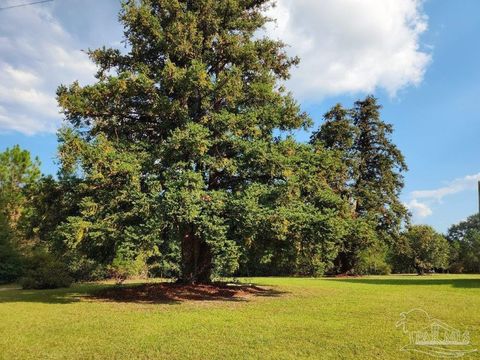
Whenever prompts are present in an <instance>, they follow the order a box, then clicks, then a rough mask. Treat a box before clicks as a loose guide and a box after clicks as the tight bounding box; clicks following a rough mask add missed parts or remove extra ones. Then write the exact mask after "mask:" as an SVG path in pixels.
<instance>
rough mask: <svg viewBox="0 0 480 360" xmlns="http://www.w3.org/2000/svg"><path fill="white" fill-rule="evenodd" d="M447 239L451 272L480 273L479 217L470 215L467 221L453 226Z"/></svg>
mask: <svg viewBox="0 0 480 360" xmlns="http://www.w3.org/2000/svg"><path fill="white" fill-rule="evenodd" d="M447 238H448V240H449V242H450V247H451V253H452V256H451V266H450V269H451V270H452V271H453V272H469V273H479V272H480V215H479V214H476V215H472V216H470V217H469V218H468V219H467V220H465V221H461V222H460V223H458V224H456V225H453V226H451V227H450V229H449V230H448V234H447Z"/></svg>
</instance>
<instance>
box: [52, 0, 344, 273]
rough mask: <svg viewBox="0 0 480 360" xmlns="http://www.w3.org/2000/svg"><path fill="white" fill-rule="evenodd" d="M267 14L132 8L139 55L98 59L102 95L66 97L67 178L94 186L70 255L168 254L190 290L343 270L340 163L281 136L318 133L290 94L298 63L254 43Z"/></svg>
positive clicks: (85, 92) (125, 15)
mask: <svg viewBox="0 0 480 360" xmlns="http://www.w3.org/2000/svg"><path fill="white" fill-rule="evenodd" d="M267 4H268V1H240V0H237V1H229V2H223V1H220V2H219V1H211V0H203V1H196V2H190V1H178V0H157V1H143V2H140V3H139V2H135V1H128V2H126V3H125V5H124V7H123V10H122V12H121V14H120V20H121V22H122V23H123V25H124V26H125V42H126V44H127V45H128V49H129V51H128V53H126V54H122V53H120V52H119V51H117V50H112V49H98V50H93V51H90V56H91V58H92V60H93V61H94V62H95V63H96V64H97V66H98V69H99V71H98V74H97V79H98V81H97V83H95V84H94V85H90V86H85V87H81V86H79V85H78V84H77V83H74V84H72V85H71V86H69V87H65V86H62V87H60V88H59V90H58V99H59V103H60V105H61V106H62V107H63V109H64V113H65V117H66V119H67V121H68V123H69V125H70V126H69V127H67V128H65V129H64V130H62V132H61V135H60V139H61V148H60V155H61V161H62V166H63V168H62V171H63V175H64V176H76V177H77V178H78V179H80V182H79V186H80V187H81V188H82V190H81V192H82V194H81V196H80V198H79V206H80V209H79V213H78V214H77V215H76V216H73V217H69V218H68V221H67V223H66V224H65V225H63V226H64V227H63V229H64V231H63V237H64V240H63V241H64V243H68V244H71V245H73V246H75V247H76V248H77V249H81V253H82V254H85V255H86V256H89V257H91V255H95V256H96V258H97V259H96V260H98V261H101V262H105V263H108V262H110V261H112V260H113V258H114V257H115V256H116V255H115V254H117V253H118V252H122V253H123V254H129V256H130V257H131V258H132V259H133V258H135V257H137V256H139V255H140V254H141V253H142V252H149V251H152V249H157V250H158V251H159V252H162V249H163V251H165V250H166V251H167V254H164V255H166V258H168V259H170V261H171V262H172V263H174V264H175V263H176V264H180V266H179V274H178V275H179V276H180V277H181V279H182V280H184V281H188V282H195V281H209V280H210V278H211V276H212V275H220V274H231V273H234V272H235V271H237V270H238V269H240V268H243V269H244V270H245V271H257V267H260V268H261V267H262V266H266V267H267V268H268V269H269V271H270V272H279V273H285V272H297V273H304V274H317V273H320V274H321V273H323V272H324V271H325V270H327V269H328V268H331V266H332V263H333V260H334V259H335V257H336V242H337V239H338V238H339V237H341V234H342V232H343V231H344V228H345V225H344V224H343V223H342V221H341V219H342V217H343V215H342V214H344V213H346V212H347V211H348V210H347V205H346V203H345V201H343V200H342V198H341V197H340V196H339V195H338V194H336V193H335V191H333V189H332V188H331V187H330V186H329V179H328V177H329V176H330V174H332V173H331V171H332V170H333V171H334V172H335V171H336V169H335V168H336V167H341V164H340V163H339V161H338V159H337V158H335V157H334V155H332V154H329V153H327V152H326V151H322V150H321V149H320V148H317V149H315V151H313V149H312V147H311V146H309V145H304V144H298V143H297V142H296V141H294V140H293V139H292V138H291V137H288V136H287V137H277V136H276V135H275V132H276V131H280V132H285V131H289V130H294V129H298V128H300V127H305V126H307V125H309V124H310V122H311V121H310V119H309V118H308V117H307V116H306V115H305V114H304V113H302V112H301V111H300V110H299V107H298V105H297V104H296V102H295V101H294V100H293V99H292V97H291V96H290V95H289V94H288V93H287V92H285V90H284V89H283V88H282V87H281V86H278V84H279V81H282V80H285V79H287V78H288V69H289V67H290V66H291V65H293V64H296V63H297V59H294V58H289V57H288V56H287V55H286V53H285V51H284V45H283V44H282V43H281V42H278V41H273V40H271V39H268V38H258V37H255V36H254V34H255V33H256V31H257V30H258V29H259V28H260V27H262V26H263V25H264V24H265V23H266V22H267V21H268V19H267V18H266V17H265V16H264V15H263V10H264V7H265V6H266V5H267ZM72 237H73V238H72ZM152 255H153V254H152ZM292 265H293V268H292ZM170 267H171V266H170Z"/></svg>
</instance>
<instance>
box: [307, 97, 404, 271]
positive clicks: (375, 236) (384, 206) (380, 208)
mask: <svg viewBox="0 0 480 360" xmlns="http://www.w3.org/2000/svg"><path fill="white" fill-rule="evenodd" d="M380 108H381V107H380V105H378V103H377V99H376V98H374V97H373V96H368V97H367V98H365V99H364V100H362V101H357V102H356V103H355V106H354V108H353V109H345V108H343V107H342V106H341V105H340V104H337V105H336V106H334V107H333V108H332V109H331V110H330V111H329V112H327V113H326V114H325V115H324V119H325V122H324V123H323V124H322V126H321V127H320V129H319V130H318V131H317V132H314V133H313V135H312V137H311V139H310V143H311V144H312V145H313V146H314V147H315V148H317V149H318V148H319V147H321V148H325V149H327V150H329V151H331V152H333V153H334V154H336V157H337V159H338V161H340V162H341V164H342V166H341V167H337V168H336V169H335V171H332V173H333V174H335V175H334V176H332V179H333V180H331V181H330V183H329V184H330V186H331V187H332V188H333V189H334V190H335V191H336V192H337V193H338V194H339V195H340V196H341V197H342V198H343V199H344V201H346V202H347V203H348V204H349V205H350V214H348V215H347V219H348V222H349V225H348V229H349V231H347V232H346V233H345V234H346V235H345V236H344V237H343V238H342V239H340V244H341V245H340V249H339V252H338V256H337V258H336V260H335V264H336V265H335V267H336V271H337V272H341V273H353V272H358V269H359V268H360V267H361V268H362V270H361V272H365V270H364V269H365V268H370V265H368V264H367V263H368V261H373V263H372V268H375V267H376V268H379V267H382V268H383V269H384V270H385V272H387V271H386V269H387V268H388V266H387V265H386V263H385V261H386V259H385V255H386V253H387V249H388V247H391V246H393V244H394V243H395V242H396V241H398V240H399V233H400V230H401V228H402V225H404V224H405V223H407V222H408V212H407V210H406V208H405V206H404V205H403V204H402V202H401V201H400V198H399V196H400V191H401V189H402V188H403V175H402V172H404V171H406V170H407V167H406V164H405V160H404V158H403V155H402V153H401V152H400V150H398V148H397V147H396V146H395V145H394V144H393V143H392V141H391V139H390V135H391V133H392V131H393V128H392V126H391V125H390V124H387V123H385V122H384V121H383V120H382V119H381V118H380ZM382 259H383V260H382ZM360 261H361V262H362V264H359V262H360ZM380 263H383V265H382V266H380V265H379V264H380ZM355 269H357V270H355Z"/></svg>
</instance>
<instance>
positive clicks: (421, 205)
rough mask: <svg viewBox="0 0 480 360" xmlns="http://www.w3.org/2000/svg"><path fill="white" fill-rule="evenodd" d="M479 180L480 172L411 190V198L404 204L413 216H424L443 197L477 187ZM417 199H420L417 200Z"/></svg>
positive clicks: (428, 213) (430, 212) (428, 214)
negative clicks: (431, 186) (422, 188)
mask: <svg viewBox="0 0 480 360" xmlns="http://www.w3.org/2000/svg"><path fill="white" fill-rule="evenodd" d="M479 181H480V173H478V174H473V175H467V176H464V177H462V178H457V179H454V180H453V181H450V182H449V183H448V184H447V185H445V186H442V187H439V188H437V189H431V190H417V191H412V192H411V193H410V198H411V200H410V201H409V202H408V203H407V204H406V205H407V207H408V208H409V209H410V210H411V211H412V213H413V215H414V217H416V218H424V217H427V216H430V215H431V214H432V209H431V207H432V206H433V205H434V204H436V203H440V202H442V200H443V198H444V197H446V196H449V195H454V194H458V193H460V192H463V191H468V190H473V189H475V188H476V187H477V183H478V182H479ZM419 199H421V200H422V201H419Z"/></svg>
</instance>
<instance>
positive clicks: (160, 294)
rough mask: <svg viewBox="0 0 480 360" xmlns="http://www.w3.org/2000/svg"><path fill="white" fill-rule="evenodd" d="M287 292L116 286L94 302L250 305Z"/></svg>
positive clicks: (93, 296) (227, 286)
mask: <svg viewBox="0 0 480 360" xmlns="http://www.w3.org/2000/svg"><path fill="white" fill-rule="evenodd" d="M282 294H283V292H281V291H278V290H275V289H272V288H267V287H260V286H256V285H236V284H223V283H221V284H199V285H184V284H176V283H151V284H141V285H134V286H131V285H124V286H115V287H110V288H107V289H103V290H100V291H97V292H95V293H93V294H91V295H90V296H89V298H90V299H94V300H100V301H114V302H132V303H150V304H155V303H180V302H185V301H248V300H249V299H252V298H254V297H275V296H280V295H282Z"/></svg>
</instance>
